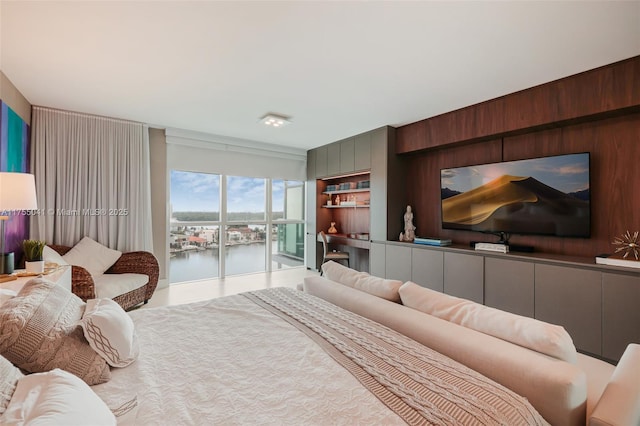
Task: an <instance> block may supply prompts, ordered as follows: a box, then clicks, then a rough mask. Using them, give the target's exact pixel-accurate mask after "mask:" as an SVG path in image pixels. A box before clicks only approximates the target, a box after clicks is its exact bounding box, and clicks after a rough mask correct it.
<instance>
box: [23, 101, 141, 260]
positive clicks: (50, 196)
mask: <svg viewBox="0 0 640 426" xmlns="http://www.w3.org/2000/svg"><path fill="white" fill-rule="evenodd" d="M31 150H32V151H31V161H32V163H31V164H32V168H31V170H32V172H33V173H34V175H35V179H36V192H37V197H38V208H39V210H38V211H37V212H36V213H37V214H36V215H34V216H33V217H32V219H31V238H36V239H40V240H44V241H47V242H48V243H53V244H62V245H68V246H72V245H74V244H75V243H77V242H78V241H80V240H81V239H82V238H83V237H84V236H88V237H91V238H93V239H94V240H96V241H98V242H99V243H101V244H103V245H106V246H108V247H111V248H113V249H116V250H120V251H125V252H128V251H134V250H146V251H152V248H153V244H152V243H153V241H152V234H151V194H150V182H149V180H150V179H149V173H150V172H149V129H148V128H147V126H145V125H143V124H141V123H135V122H131V121H124V120H117V119H111V118H106V117H98V116H92V115H88V114H79V113H73V112H67V111H60V110H55V109H50V108H43V107H33V115H32V120H31Z"/></svg>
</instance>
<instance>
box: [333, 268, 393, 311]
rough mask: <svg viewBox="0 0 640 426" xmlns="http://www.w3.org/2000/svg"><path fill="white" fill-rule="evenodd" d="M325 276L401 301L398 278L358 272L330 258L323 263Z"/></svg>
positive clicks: (385, 297) (370, 292)
mask: <svg viewBox="0 0 640 426" xmlns="http://www.w3.org/2000/svg"><path fill="white" fill-rule="evenodd" d="M322 272H323V274H324V276H325V278H327V279H329V280H331V281H335V282H337V283H340V284H344V285H347V286H349V287H353V288H355V289H357V290H360V291H364V292H366V293H369V294H372V295H374V296H378V297H381V298H383V299H387V300H391V301H392V302H399V301H400V295H399V294H398V289H399V288H400V286H401V285H402V282H401V281H398V280H387V279H384V278H378V277H374V276H372V275H369V274H367V273H366V272H358V271H355V270H353V269H351V268H347V267H346V266H344V265H341V264H340V263H338V262H334V261H332V260H330V261H329V262H326V263H324V264H323V265H322Z"/></svg>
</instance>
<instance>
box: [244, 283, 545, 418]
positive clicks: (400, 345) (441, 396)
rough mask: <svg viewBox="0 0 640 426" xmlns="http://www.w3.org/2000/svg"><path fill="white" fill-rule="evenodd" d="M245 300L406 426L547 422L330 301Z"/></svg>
mask: <svg viewBox="0 0 640 426" xmlns="http://www.w3.org/2000/svg"><path fill="white" fill-rule="evenodd" d="M244 296H245V297H248V298H249V299H251V300H253V301H254V302H255V303H257V304H259V305H261V306H263V307H264V308H265V309H268V310H270V311H271V312H273V313H274V314H276V315H278V316H280V317H281V318H283V319H284V320H286V321H288V322H289V323H291V324H293V325H294V326H295V327H297V328H298V329H300V330H302V331H303V332H304V333H305V334H307V335H308V336H309V337H310V338H311V339H313V340H314V341H315V342H317V343H318V344H319V345H320V346H322V347H323V348H324V349H325V351H327V352H328V353H329V354H330V355H331V356H332V357H333V358H334V359H335V360H336V361H337V362H339V363H340V364H341V365H342V366H344V367H345V368H346V369H347V370H349V371H350V372H351V373H352V374H353V375H354V376H355V377H356V378H357V379H358V380H359V381H360V382H361V383H362V384H363V385H364V386H365V387H366V388H367V389H369V390H370V391H371V392H372V393H373V394H375V395H376V396H377V397H378V398H379V399H380V400H381V401H382V402H383V403H384V404H385V405H386V406H387V407H389V408H390V409H391V410H393V411H394V412H395V413H396V414H398V415H399V416H400V417H401V418H402V419H404V420H405V421H406V422H407V423H408V424H412V425H423V424H434V425H475V424H482V425H545V424H547V422H546V421H545V420H544V419H543V418H542V416H540V414H538V413H537V411H536V410H535V409H534V408H533V407H532V406H531V405H530V404H529V403H528V401H527V400H526V399H525V398H523V397H521V396H519V395H517V394H515V393H513V392H512V391H510V390H509V389H506V388H505V387H503V386H501V385H499V384H497V383H495V382H493V381H492V380H490V379H488V378H486V377H484V376H483V375H481V374H479V373H477V372H475V371H473V370H471V369H469V368H467V367H465V366H463V365H462V364H459V363H457V362H456V361H453V360H451V359H450V358H448V357H446V356H444V355H442V354H440V353H438V352H435V351H433V350H431V349H429V348H427V347H425V346H423V345H421V344H419V343H417V342H415V341H414V340H412V339H409V338H408V337H405V336H403V335H400V334H398V333H396V332H395V331H393V330H390V329H388V328H387V327H384V326H382V325H380V324H378V323H376V322H373V321H370V320H368V319H366V318H363V317H361V316H359V315H356V314H354V313H352V312H349V311H346V310H344V309H342V308H340V307H337V306H335V305H332V304H330V303H327V302H325V301H324V300H321V299H318V298H315V297H311V296H308V295H306V294H304V293H302V292H298V291H293V290H290V289H284V288H277V289H269V290H263V291H257V292H251V293H245V294H244Z"/></svg>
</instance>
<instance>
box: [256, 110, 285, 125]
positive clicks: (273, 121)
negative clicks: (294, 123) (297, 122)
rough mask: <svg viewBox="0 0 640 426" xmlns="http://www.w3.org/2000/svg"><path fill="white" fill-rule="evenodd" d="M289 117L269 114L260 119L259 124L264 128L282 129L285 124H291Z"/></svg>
mask: <svg viewBox="0 0 640 426" xmlns="http://www.w3.org/2000/svg"><path fill="white" fill-rule="evenodd" d="M290 118H291V117H286V116H284V115H278V114H272V113H269V114H267V115H265V116H264V117H262V118H261V119H260V122H261V123H262V124H264V125H266V126H270V127H284V126H286V125H287V124H291V120H290Z"/></svg>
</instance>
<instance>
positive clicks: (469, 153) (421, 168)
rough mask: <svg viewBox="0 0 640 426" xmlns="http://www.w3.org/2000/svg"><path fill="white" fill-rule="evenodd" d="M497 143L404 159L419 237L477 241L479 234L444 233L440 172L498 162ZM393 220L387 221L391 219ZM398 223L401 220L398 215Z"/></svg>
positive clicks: (498, 141)
mask: <svg viewBox="0 0 640 426" xmlns="http://www.w3.org/2000/svg"><path fill="white" fill-rule="evenodd" d="M501 158H502V143H501V141H500V140H493V141H489V142H483V143H477V144H472V145H468V146H460V147H454V148H447V149H442V150H438V151H432V152H429V153H425V154H422V155H416V156H412V157H411V158H408V159H407V184H406V187H407V200H408V203H409V204H410V205H411V206H412V208H413V211H414V216H413V217H414V225H415V226H416V228H417V229H416V234H417V235H419V236H423V237H427V236H442V237H443V238H453V239H455V240H456V242H468V241H471V240H472V239H474V238H475V239H478V234H477V233H474V232H465V231H448V230H447V231H444V230H442V227H441V220H440V215H441V213H440V170H441V169H444V168H447V167H460V166H469V165H473V164H481V163H492V162H497V161H501ZM392 219H393V218H390V220H392ZM397 220H398V221H399V222H402V221H403V217H402V216H398V218H397Z"/></svg>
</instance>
